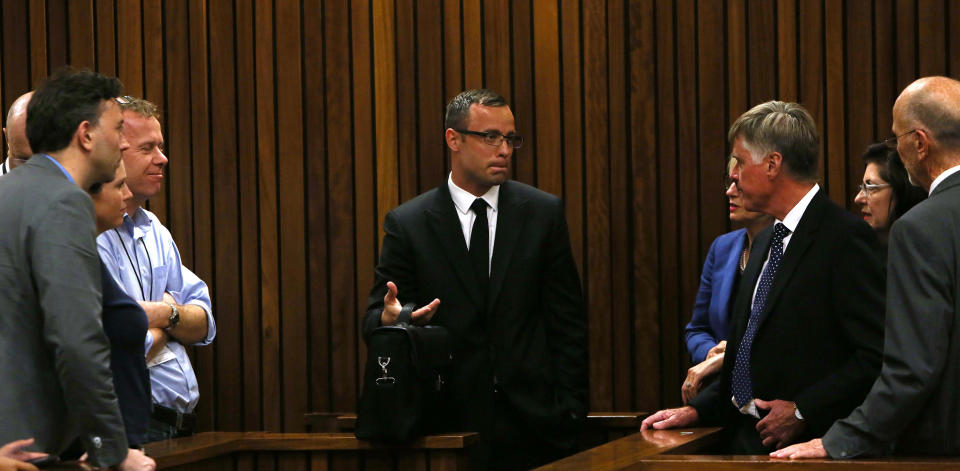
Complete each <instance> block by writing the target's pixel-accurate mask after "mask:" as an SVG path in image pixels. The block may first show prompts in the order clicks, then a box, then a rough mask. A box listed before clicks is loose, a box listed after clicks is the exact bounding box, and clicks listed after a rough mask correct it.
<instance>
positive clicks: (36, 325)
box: [0, 70, 154, 469]
mask: <svg viewBox="0 0 960 471" xmlns="http://www.w3.org/2000/svg"><path fill="white" fill-rule="evenodd" d="M121 90H122V85H121V84H120V82H119V81H118V80H117V79H115V78H107V77H104V76H102V75H100V74H95V73H93V72H89V71H83V72H73V71H69V70H65V71H61V72H59V73H57V74H56V75H55V76H54V77H53V78H51V79H50V80H49V81H48V82H47V83H45V84H44V85H42V86H41V87H40V88H39V89H38V90H37V91H36V93H35V94H34V96H33V99H31V100H30V104H29V107H28V112H27V137H28V139H29V140H30V146H31V148H33V150H35V151H36V152H37V154H36V155H35V156H34V157H33V158H31V159H30V160H29V161H28V162H27V163H26V164H24V165H23V167H22V168H20V169H18V170H17V172H16V173H15V174H13V175H9V176H7V177H4V178H5V180H4V182H3V184H0V201H2V204H0V221H3V225H2V226H0V348H2V352H3V353H2V355H0V357H2V358H3V362H0V385H3V386H2V387H0V443H6V442H10V441H12V440H15V439H20V438H27V437H33V438H35V439H36V442H35V447H36V448H37V449H39V450H42V451H45V452H48V453H51V454H60V453H62V452H63V451H64V450H66V449H67V448H68V447H70V445H71V444H72V443H74V442H75V441H79V443H80V445H82V447H83V448H84V449H85V450H86V452H87V454H88V457H89V461H90V462H91V463H92V464H93V465H96V466H116V465H118V464H119V465H120V469H152V467H153V465H154V463H153V460H151V459H150V458H147V457H145V456H144V455H143V454H142V452H140V451H138V450H128V448H127V441H126V438H125V435H124V426H123V422H122V419H121V417H120V410H119V408H118V407H117V398H116V395H115V394H114V389H113V381H112V375H111V373H110V347H109V344H108V342H107V338H106V336H105V335H104V332H103V328H102V326H101V320H100V316H101V298H100V264H99V261H98V256H97V247H96V242H95V239H96V229H95V227H94V212H93V203H92V202H91V200H90V197H89V196H88V195H87V193H86V192H85V191H84V190H83V189H86V188H90V186H91V185H94V184H97V183H102V182H106V181H110V180H111V179H113V175H114V172H115V171H116V168H117V166H118V165H119V162H120V152H121V150H122V149H123V148H125V147H127V143H126V140H125V139H124V138H123V135H122V133H121V126H122V125H123V115H122V114H121V112H120V108H119V106H118V105H117V103H116V102H115V101H114V98H115V97H116V96H118V95H120V93H121Z"/></svg>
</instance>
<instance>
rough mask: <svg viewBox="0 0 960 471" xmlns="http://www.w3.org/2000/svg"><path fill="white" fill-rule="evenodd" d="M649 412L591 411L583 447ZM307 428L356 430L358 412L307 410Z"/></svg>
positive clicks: (633, 428)
mask: <svg viewBox="0 0 960 471" xmlns="http://www.w3.org/2000/svg"><path fill="white" fill-rule="evenodd" d="M647 415H648V414H647V413H646V412H591V413H589V414H587V421H586V424H585V426H584V430H583V433H582V434H581V437H580V443H581V449H587V448H592V447H595V446H598V445H601V444H604V443H607V442H609V441H611V440H616V439H618V438H621V437H624V436H626V435H629V434H632V433H635V432H638V431H639V430H640V423H641V422H643V419H644V418H646V417H647ZM304 420H305V421H306V424H307V430H310V431H313V432H353V430H354V429H355V428H356V426H357V415H356V414H354V413H352V412H307V413H306V414H304Z"/></svg>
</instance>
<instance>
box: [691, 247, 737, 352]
mask: <svg viewBox="0 0 960 471" xmlns="http://www.w3.org/2000/svg"><path fill="white" fill-rule="evenodd" d="M746 238H747V230H746V229H738V230H736V231H733V232H728V233H726V234H723V235H721V236H720V237H717V238H716V239H714V241H713V244H712V245H710V252H709V253H707V259H706V260H704V262H703V273H702V274H701V275H700V289H698V290H697V299H696V302H695V303H694V305H693V317H692V318H691V319H690V323H689V324H687V333H686V337H687V350H689V351H690V355H691V356H692V357H693V362H694V363H700V362H701V361H703V360H705V359H706V358H707V352H708V351H710V349H711V348H713V347H714V345H716V344H718V343H720V341H721V340H726V339H727V337H728V336H729V335H730V322H729V321H730V295H731V294H732V291H733V281H734V279H735V278H736V276H737V263H738V262H739V261H740V254H741V253H742V252H743V244H744V243H745V242H746Z"/></svg>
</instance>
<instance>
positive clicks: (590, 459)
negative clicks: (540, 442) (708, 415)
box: [537, 427, 723, 471]
mask: <svg viewBox="0 0 960 471" xmlns="http://www.w3.org/2000/svg"><path fill="white" fill-rule="evenodd" d="M721 430H723V429H721V428H719V427H713V428H694V429H686V430H682V431H677V430H644V431H642V432H638V433H635V434H633V435H628V436H626V437H623V438H621V439H619V440H614V441H612V442H610V443H607V444H605V445H601V446H598V447H596V448H591V449H589V450H587V451H584V452H581V453H577V454H576V455H573V456H569V457H567V458H564V459H562V460H560V461H555V462H553V463H550V464H548V465H546V466H543V467H540V468H537V469H539V470H555V471H556V470H584V469H603V470H616V469H627V467H629V466H630V465H632V464H635V463H637V462H639V461H640V460H641V459H643V458H646V457H649V456H654V455H659V454H662V453H667V452H675V453H691V452H694V451H696V450H698V449H703V448H705V447H708V446H711V445H713V444H715V443H717V441H719V440H720V431H721Z"/></svg>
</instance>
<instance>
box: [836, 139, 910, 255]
mask: <svg viewBox="0 0 960 471" xmlns="http://www.w3.org/2000/svg"><path fill="white" fill-rule="evenodd" d="M863 160H864V162H865V163H866V168H865V169H864V171H863V183H861V184H860V191H859V192H857V195H856V197H855V198H854V200H853V201H854V202H855V203H857V204H858V205H860V214H861V215H862V216H863V220H864V221H866V223H867V224H869V225H870V227H872V228H873V229H874V230H875V231H876V232H877V236H878V237H879V238H880V242H881V243H882V244H883V246H884V247H886V245H887V234H889V232H890V226H891V225H893V223H894V221H896V220H897V219H899V218H900V216H903V215H904V213H906V212H907V211H909V210H910V208H912V207H913V206H914V205H915V204H917V203H919V202H920V201H923V199H924V198H926V197H927V194H926V193H925V192H924V191H923V189H922V188H920V187H916V186H913V185H912V184H910V178H909V177H908V176H907V170H906V168H904V166H903V161H901V160H900V155H899V154H897V150H896V149H891V148H890V147H888V146H887V145H886V144H883V143H877V144H873V145H871V146H870V147H868V148H867V151H866V152H865V153H864V154H863ZM884 255H886V254H884Z"/></svg>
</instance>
